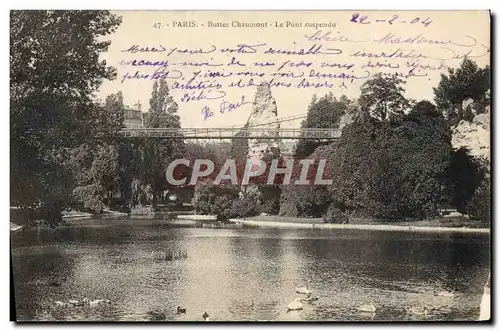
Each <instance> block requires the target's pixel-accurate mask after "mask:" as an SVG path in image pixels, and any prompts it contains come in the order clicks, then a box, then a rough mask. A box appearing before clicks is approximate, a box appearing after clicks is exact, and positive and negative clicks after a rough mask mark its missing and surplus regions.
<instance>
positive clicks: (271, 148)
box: [245, 83, 281, 163]
mask: <svg viewBox="0 0 500 331" xmlns="http://www.w3.org/2000/svg"><path fill="white" fill-rule="evenodd" d="M277 120H278V108H277V106H276V100H275V99H274V98H273V96H272V94H271V88H270V85H269V83H263V84H261V85H260V86H259V87H258V88H257V92H256V93H255V97H254V101H253V105H252V112H251V114H250V117H249V118H248V120H247V123H246V125H245V128H247V127H254V126H255V127H257V128H259V129H262V131H261V132H260V133H258V134H257V135H258V137H255V138H252V136H250V137H251V138H250V139H248V159H251V160H255V161H256V162H257V163H258V160H259V159H261V158H262V157H263V156H264V155H265V154H268V153H275V151H276V150H275V149H276V148H279V147H280V145H281V140H280V139H279V135H278V130H279V129H280V123H277ZM269 122H271V123H270V124H265V123H269Z"/></svg>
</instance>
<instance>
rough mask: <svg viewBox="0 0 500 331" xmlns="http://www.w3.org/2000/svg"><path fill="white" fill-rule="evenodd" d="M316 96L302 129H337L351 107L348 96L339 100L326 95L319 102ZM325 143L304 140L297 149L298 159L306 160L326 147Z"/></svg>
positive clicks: (298, 144)
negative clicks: (315, 151)
mask: <svg viewBox="0 0 500 331" xmlns="http://www.w3.org/2000/svg"><path fill="white" fill-rule="evenodd" d="M316 99H317V97H316V95H314V96H313V99H312V101H311V104H310V105H309V109H308V111H307V117H306V119H305V120H304V121H302V124H301V127H302V128H321V129H327V128H336V127H338V126H339V123H340V118H341V117H342V115H344V114H345V113H346V111H347V108H348V105H349V99H347V97H346V96H342V97H341V100H337V99H336V98H334V97H333V94H332V93H331V92H330V93H329V94H325V95H324V96H323V97H321V98H320V99H319V100H317V101H315V100H316ZM324 144H325V143H322V142H319V141H317V140H312V139H302V140H300V141H299V142H298V143H297V146H296V148H295V156H296V157H297V158H304V157H307V156H309V155H311V154H312V152H314V150H315V149H316V148H317V147H319V146H321V145H324Z"/></svg>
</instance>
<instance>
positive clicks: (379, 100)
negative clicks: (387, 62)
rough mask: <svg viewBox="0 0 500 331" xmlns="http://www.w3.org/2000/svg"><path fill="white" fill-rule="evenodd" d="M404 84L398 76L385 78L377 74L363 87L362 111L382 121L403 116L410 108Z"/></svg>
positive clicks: (360, 99) (360, 100) (360, 102)
mask: <svg viewBox="0 0 500 331" xmlns="http://www.w3.org/2000/svg"><path fill="white" fill-rule="evenodd" d="M404 84H405V82H404V81H403V80H402V79H401V78H398V77H397V76H390V77H384V76H382V75H381V74H377V75H376V76H375V77H374V78H373V79H370V80H367V81H366V82H365V83H364V84H363V85H362V86H361V96H360V97H359V105H360V107H361V109H362V110H364V111H366V112H369V113H370V115H371V116H373V117H375V118H377V119H379V120H381V121H385V120H387V119H389V118H390V117H394V116H396V117H398V116H401V115H402V114H403V113H404V110H405V109H407V108H408V106H409V101H408V100H406V98H405V97H404V95H403V94H404V92H405V89H404V88H403V87H402V85H404Z"/></svg>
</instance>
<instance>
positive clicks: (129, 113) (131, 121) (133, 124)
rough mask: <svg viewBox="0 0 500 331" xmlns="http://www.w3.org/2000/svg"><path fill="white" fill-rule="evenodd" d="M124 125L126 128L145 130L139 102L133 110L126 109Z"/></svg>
mask: <svg viewBox="0 0 500 331" xmlns="http://www.w3.org/2000/svg"><path fill="white" fill-rule="evenodd" d="M123 122H124V124H125V127H126V128H143V127H144V117H143V113H142V111H141V103H140V102H137V103H136V104H135V105H133V107H132V108H128V107H127V108H125V113H124V121H123Z"/></svg>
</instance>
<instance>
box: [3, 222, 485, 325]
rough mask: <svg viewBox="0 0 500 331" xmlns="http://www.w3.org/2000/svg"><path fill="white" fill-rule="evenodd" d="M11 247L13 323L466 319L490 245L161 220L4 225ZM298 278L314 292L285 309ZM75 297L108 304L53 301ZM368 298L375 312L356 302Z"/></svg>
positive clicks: (473, 309) (478, 239) (476, 299)
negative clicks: (172, 255) (12, 228)
mask: <svg viewBox="0 0 500 331" xmlns="http://www.w3.org/2000/svg"><path fill="white" fill-rule="evenodd" d="M11 246H12V261H13V272H14V285H15V298H16V312H17V319H18V320H19V321H26V320H29V321H31V320H46V321H55V320H71V321H115V320H119V321H203V318H202V315H203V313H204V312H207V313H208V314H209V316H210V320H212V321H372V320H373V321H379V320H384V321H402V320H410V321H411V320H446V321H449V320H477V318H478V315H479V304H480V301H481V295H482V293H483V286H484V283H485V282H486V280H487V277H488V273H489V249H490V247H489V236H488V235H470V234H462V235H459V234H456V235H455V234H423V233H420V234H416V233H404V232H401V233H399V232H383V231H360V230H357V231H352V230H318V229H311V230H307V229H300V230H284V229H250V228H248V229H245V228H243V229H206V228H195V227H184V228H180V227H174V226H171V225H169V224H168V220H161V219H158V220H132V219H121V220H116V219H115V220H112V219H95V220H86V221H82V222H81V224H78V225H72V226H68V227H61V228H58V229H57V230H47V229H30V230H27V231H22V232H14V233H12V235H11ZM166 252H183V254H185V256H182V258H179V259H168V260H165V258H164V256H165V254H166ZM299 284H307V286H308V287H309V288H311V289H312V290H313V291H314V292H313V295H314V296H318V300H317V301H315V302H314V303H311V304H307V303H304V306H303V310H301V311H290V312H287V308H286V307H287V306H288V304H289V303H290V302H292V301H293V300H294V298H296V297H304V295H301V294H297V293H296V292H295V287H296V286H297V285H299ZM442 291H447V292H451V293H452V294H453V296H443V295H441V293H440V292H442ZM82 298H89V299H91V300H94V299H108V300H110V301H111V304H108V305H98V306H95V307H88V306H84V307H61V306H57V305H55V301H63V302H67V301H68V300H71V299H75V300H81V299H82ZM370 303H373V305H374V306H375V307H376V308H377V310H376V313H362V312H359V311H358V307H359V306H361V305H364V304H370ZM177 306H181V307H182V308H185V309H186V313H185V314H177V310H176V309H177ZM424 307H425V308H427V314H426V315H423V314H421V313H420V312H418V310H419V309H423V308H424Z"/></svg>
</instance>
